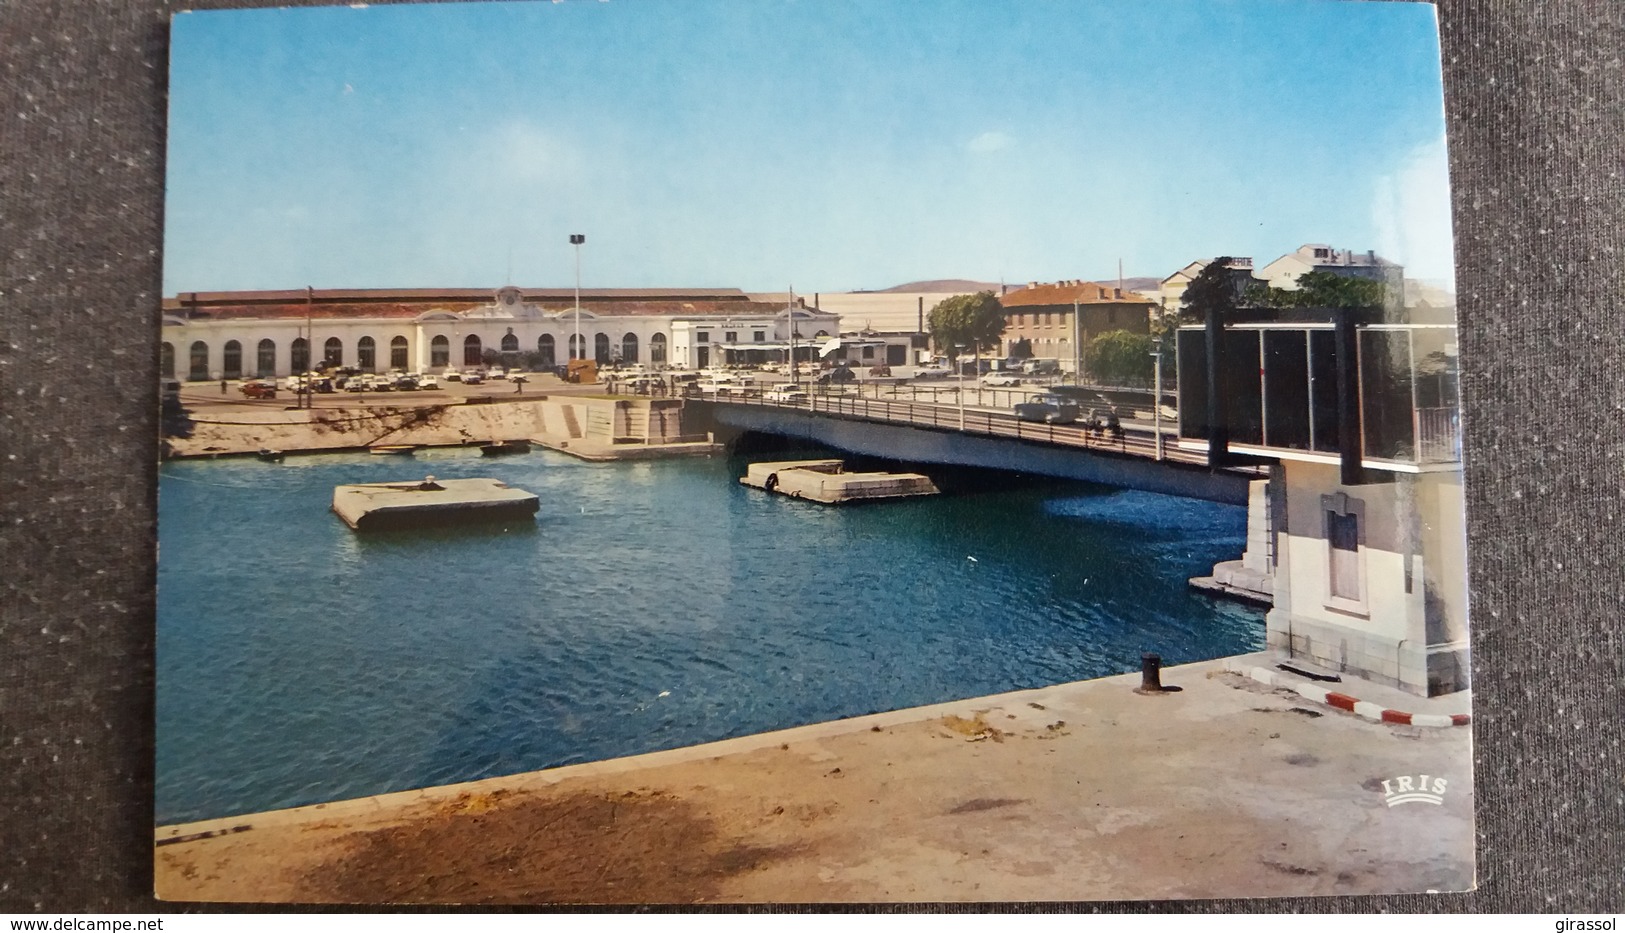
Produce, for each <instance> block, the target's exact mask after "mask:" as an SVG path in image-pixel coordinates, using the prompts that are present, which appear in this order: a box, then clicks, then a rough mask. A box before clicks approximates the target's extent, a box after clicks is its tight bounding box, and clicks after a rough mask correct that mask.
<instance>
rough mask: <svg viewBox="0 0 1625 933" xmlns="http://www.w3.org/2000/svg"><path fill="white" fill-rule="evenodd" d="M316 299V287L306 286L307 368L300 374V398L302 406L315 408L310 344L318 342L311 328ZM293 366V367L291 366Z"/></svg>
mask: <svg viewBox="0 0 1625 933" xmlns="http://www.w3.org/2000/svg"><path fill="white" fill-rule="evenodd" d="M315 300H316V289H315V288H314V287H313V286H310V285H306V286H305V370H306V372H302V373H300V374H299V398H300V407H301V408H315V407H316V399H315V397H314V396H312V395H311V394H310V393H311V389H312V387H311V385H310V374H309V370H310V345H311V344H313V343H315V342H316V334H315V332H314V331H312V330H311V323H310V306H311V304H312V303H314V302H315ZM290 368H291V367H290Z"/></svg>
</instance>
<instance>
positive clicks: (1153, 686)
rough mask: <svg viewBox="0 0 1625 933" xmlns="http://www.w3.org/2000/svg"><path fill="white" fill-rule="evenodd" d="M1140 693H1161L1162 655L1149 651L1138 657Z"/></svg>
mask: <svg viewBox="0 0 1625 933" xmlns="http://www.w3.org/2000/svg"><path fill="white" fill-rule="evenodd" d="M1140 691H1141V692H1142V693H1161V692H1162V655H1160V654H1154V653H1152V652H1150V651H1147V652H1146V653H1144V654H1142V655H1140Z"/></svg>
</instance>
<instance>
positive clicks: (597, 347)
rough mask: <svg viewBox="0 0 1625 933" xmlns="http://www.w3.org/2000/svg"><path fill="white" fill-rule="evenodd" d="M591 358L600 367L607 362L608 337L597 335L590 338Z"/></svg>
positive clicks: (606, 335)
mask: <svg viewBox="0 0 1625 933" xmlns="http://www.w3.org/2000/svg"><path fill="white" fill-rule="evenodd" d="M592 356H593V359H595V360H597V361H598V365H599V366H602V365H604V364H605V363H608V362H609V335H608V334H599V335H597V336H596V337H594V338H592Z"/></svg>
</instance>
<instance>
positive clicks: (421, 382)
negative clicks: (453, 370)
mask: <svg viewBox="0 0 1625 933" xmlns="http://www.w3.org/2000/svg"><path fill="white" fill-rule="evenodd" d="M418 388H420V389H438V388H440V380H439V379H436V378H435V377H433V376H419V377H418Z"/></svg>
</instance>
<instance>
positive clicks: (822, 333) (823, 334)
mask: <svg viewBox="0 0 1625 933" xmlns="http://www.w3.org/2000/svg"><path fill="white" fill-rule="evenodd" d="M828 336H829V331H827V330H821V331H819V332H818V333H816V334H813V339H814V340H818V339H821V338H824V337H828Z"/></svg>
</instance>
